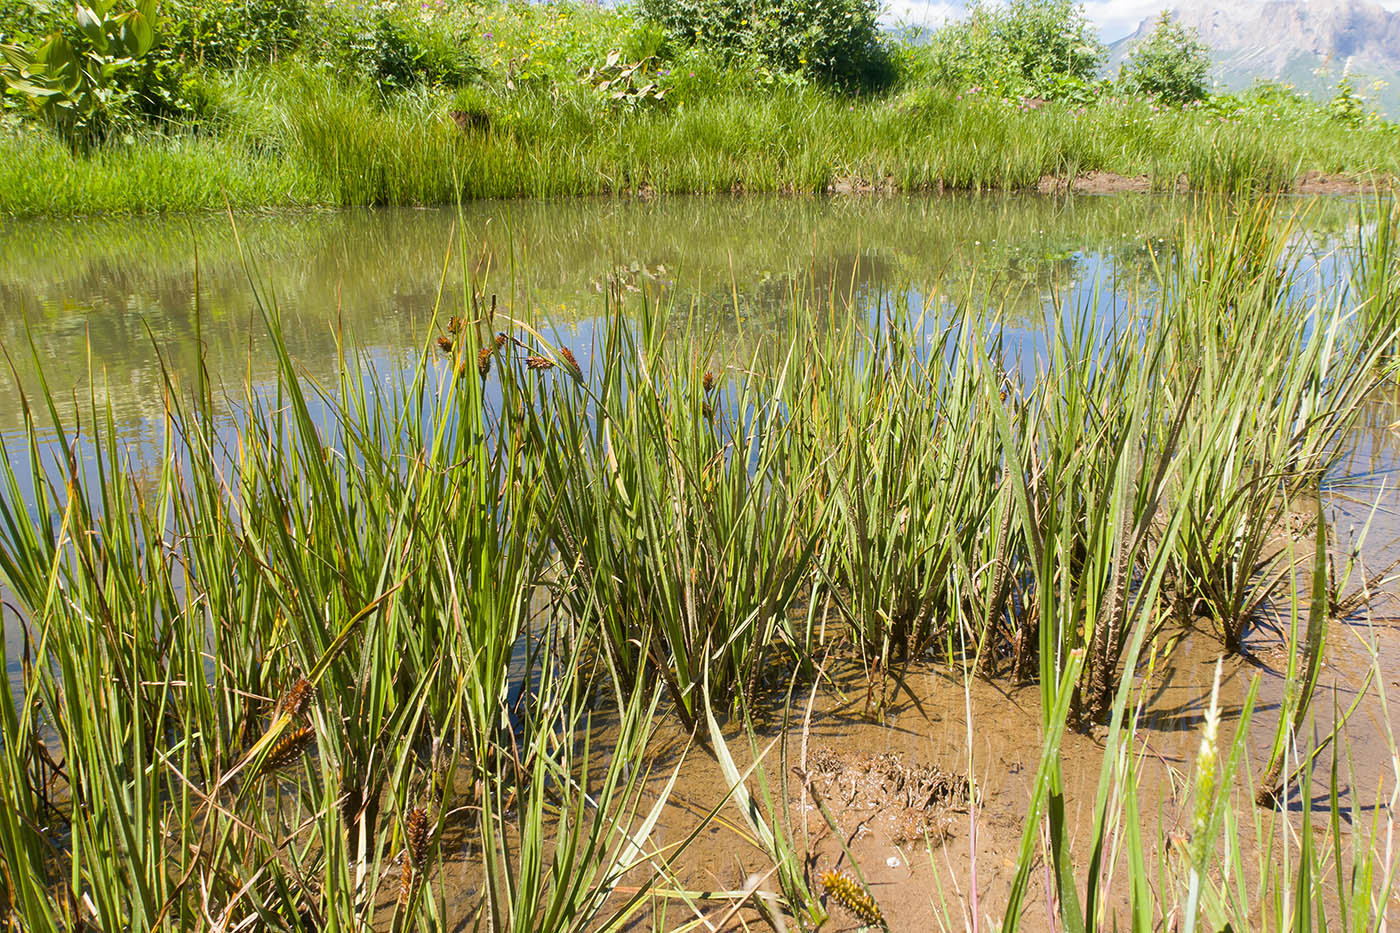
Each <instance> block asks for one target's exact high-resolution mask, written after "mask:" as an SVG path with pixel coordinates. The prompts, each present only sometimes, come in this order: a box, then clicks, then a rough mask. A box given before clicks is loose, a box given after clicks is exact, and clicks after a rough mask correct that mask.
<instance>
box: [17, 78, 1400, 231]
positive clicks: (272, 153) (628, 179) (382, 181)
mask: <svg viewBox="0 0 1400 933" xmlns="http://www.w3.org/2000/svg"><path fill="white" fill-rule="evenodd" d="M208 85H209V91H210V97H211V105H210V106H211V111H210V114H209V115H208V116H207V118H206V119H205V121H204V125H203V127H202V130H201V132H199V133H189V132H186V131H183V130H176V131H173V133H172V135H170V136H168V137H166V136H160V135H150V136H142V137H139V138H137V139H135V140H134V141H132V142H130V143H120V144H116V145H114V146H112V147H110V148H108V149H104V150H102V151H100V152H98V153H96V154H94V155H91V156H84V157H75V156H73V155H71V154H69V153H68V152H67V151H66V150H65V149H64V147H63V146H62V145H60V144H59V143H57V142H56V141H55V140H52V139H49V138H47V137H46V136H44V135H43V134H42V133H39V132H37V131H34V130H31V129H23V130H18V131H12V132H9V133H5V134H0V152H3V153H4V154H5V158H4V159H3V160H0V213H4V214H9V215H19V216H24V215H34V214H60V213H86V212H95V211H151V210H153V211H176V210H199V209H211V208H220V207H223V206H224V205H225V203H230V204H233V205H234V206H236V207H275V206H287V205H301V204H308V203H309V204H326V205H350V204H368V205H384V204H427V203H440V204H446V203H454V202H455V201H457V200H458V199H472V198H500V197H522V196H526V197H558V196H572V195H596V194H636V193H680V192H697V193H698V192H734V191H743V192H750V193H752V192H773V191H781V192H794V191H799V192H822V191H826V190H827V189H828V188H831V187H838V188H839V187H845V186H848V185H851V186H855V187H857V188H860V187H864V186H871V187H878V188H883V189H890V188H897V189H900V190H905V191H927V190H944V189H955V190H986V189H994V188H995V189H1010V190H1016V189H1025V188H1030V187H1034V186H1035V185H1036V184H1037V183H1038V182H1039V181H1040V180H1041V179H1042V178H1044V177H1046V176H1051V177H1056V178H1065V177H1072V176H1074V175H1077V174H1078V173H1081V172H1091V171H1103V172H1114V173H1118V174H1120V175H1125V176H1138V175H1143V176H1147V178H1148V181H1149V183H1150V184H1151V186H1152V187H1154V188H1156V189H1174V188H1175V187H1176V186H1177V184H1178V180H1179V178H1180V177H1181V176H1182V175H1183V174H1184V175H1185V176H1186V178H1187V180H1188V182H1189V184H1190V185H1191V186H1192V187H1193V188H1195V189H1197V190H1201V191H1213V192H1230V193H1244V192H1255V191H1287V190H1289V189H1291V188H1293V187H1294V186H1295V185H1296V183H1297V182H1298V181H1299V180H1300V179H1301V177H1302V176H1303V175H1304V174H1306V173H1308V172H1324V173H1342V174H1346V175H1349V176H1353V177H1356V178H1362V179H1381V180H1384V179H1386V178H1392V177H1394V176H1395V175H1396V174H1397V172H1400V162H1397V160H1396V157H1395V152H1396V151H1397V150H1396V145H1395V142H1396V131H1395V127H1394V126H1393V125H1391V124H1377V125H1375V126H1366V127H1362V128H1355V129H1352V128H1346V127H1342V126H1340V125H1338V124H1335V123H1331V122H1329V121H1328V120H1327V119H1326V118H1325V116H1322V115H1318V114H1311V115H1304V116H1298V115H1296V114H1295V115H1293V116H1291V117H1290V119H1289V120H1288V121H1281V120H1279V119H1276V118H1275V117H1276V115H1271V114H1269V113H1267V112H1264V111H1260V112H1257V113H1255V112H1252V111H1251V112H1245V113H1242V114H1235V115H1229V116H1226V117H1221V116H1216V115H1212V114H1208V113H1206V112H1203V111H1196V110H1185V111H1178V110H1171V109H1166V110H1162V109H1159V108H1156V107H1154V106H1152V105H1150V104H1149V103H1148V102H1145V101H1135V100H1105V101H1101V102H1099V103H1096V104H1094V105H1092V106H1088V107H1075V106H1071V105H1068V104H1056V103H1051V104H1046V105H1044V106H1043V107H1039V108H1038V109H1029V110H1027V109H1024V108H1021V107H1019V106H1018V105H1017V103H1016V102H1012V101H1002V100H999V99H986V98H985V97H984V96H982V95H977V94H969V95H955V94H953V93H952V92H947V91H944V90H941V89H930V88H909V89H906V90H903V91H899V92H892V93H889V94H886V95H881V96H876V97H862V98H849V97H846V96H843V95H839V94H833V93H830V92H826V91H822V90H817V89H812V88H788V87H780V88H763V87H759V86H757V85H755V84H753V83H752V82H751V81H749V82H745V81H731V82H726V83H721V84H718V85H716V86H715V87H714V88H713V89H711V90H710V91H709V92H706V93H699V94H695V95H692V96H691V98H690V99H688V100H681V99H679V98H678V99H677V101H676V102H675V103H672V104H667V105H664V106H658V107H648V106H643V107H637V108H619V107H617V106H615V105H612V104H610V103H609V102H608V101H607V100H606V99H604V98H603V97H602V96H600V95H597V94H595V93H594V92H593V91H592V89H591V88H588V87H586V86H582V85H575V84H571V83H569V82H559V83H557V84H549V85H545V84H542V83H538V82H537V83H531V84H527V85H522V86H521V87H519V88H518V89H509V90H508V89H505V88H496V89H494V90H490V91H484V92H482V93H480V94H478V95H476V96H474V97H473V103H472V104H471V106H472V107H473V108H474V109H473V112H477V111H480V113H479V118H480V120H479V125H477V126H474V127H472V128H469V129H468V130H465V131H464V130H462V129H460V128H459V127H458V125H457V124H456V123H455V122H454V121H453V119H452V118H451V117H450V115H449V114H450V113H451V112H452V111H453V110H454V108H455V107H457V106H458V103H457V102H456V101H455V100H454V98H453V97H452V96H451V95H450V94H448V93H447V92H443V91H433V90H427V89H418V90H413V91H408V92H404V93H401V94H399V95H397V96H394V97H384V96H382V95H381V94H380V93H379V92H377V91H376V90H374V89H373V88H371V87H369V86H367V85H362V84H356V83H354V82H353V81H350V82H347V81H345V80H341V79H340V78H338V77H337V76H335V75H332V74H328V73H326V72H325V71H324V70H314V69H310V68H306V67H304V66H300V65H296V64H292V65H284V66H278V67H274V68H269V69H264V70H256V71H248V72H240V73H236V74H233V75H228V76H219V77H213V78H210V79H209V81H208Z"/></svg>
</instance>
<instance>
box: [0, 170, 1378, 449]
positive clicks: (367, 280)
mask: <svg viewBox="0 0 1400 933" xmlns="http://www.w3.org/2000/svg"><path fill="white" fill-rule="evenodd" d="M1208 209H1209V208H1206V207H1203V206H1201V205H1197V204H1195V203H1193V202H1191V201H1188V200H1183V199H1176V198H1170V197H1165V196H1164V197H1155V196H1131V197H1122V196H1120V197H1079V198H1075V199H1072V200H1066V199H1055V198H1049V197H1036V196H999V197H990V196H986V197H974V196H958V197H937V198H932V197H920V198H839V199H792V198H742V199H736V198H726V199H715V198H666V199H658V200H655V201H651V202H638V201H623V200H571V201H563V202H479V203H474V204H471V205H467V206H465V207H463V208H462V209H461V210H460V211H458V210H457V209H452V208H446V209H444V208H436V209H427V210H416V209H393V210H367V209H364V210H351V211H339V212H333V213H302V214H274V215H265V216H257V215H252V216H250V215H243V216H238V217H235V218H230V217H227V216H222V215H208V216H201V217H194V218H189V217H180V218H148V217H142V218H114V219H101V218H98V219H79V220H71V221H69V220H65V221H33V222H21V223H14V222H11V223H8V224H7V223H6V222H4V221H0V343H3V347H4V350H5V352H6V354H7V355H8V357H9V358H10V361H11V362H10V365H6V366H5V367H3V371H0V435H5V436H9V437H10V438H11V439H13V436H14V432H15V431H16V430H17V429H19V428H20V426H21V421H20V404H19V395H18V393H19V386H18V385H17V384H16V378H15V376H16V374H17V375H18V380H19V382H20V383H21V384H23V385H25V386H28V387H30V389H31V391H32V386H33V380H34V376H35V371H36V367H35V366H34V360H35V359H37V360H38V362H39V364H40V366H41V367H42V370H43V372H44V374H45V376H46V377H47V378H48V380H49V382H50V386H51V388H52V389H54V390H55V391H56V392H57V393H58V394H60V395H68V394H70V393H72V392H73V391H74V390H77V391H79V393H80V394H81V396H82V397H83V399H84V400H86V397H87V393H88V391H89V389H91V390H92V392H93V393H94V394H95V395H96V398H97V401H98V402H99V403H103V402H108V401H110V403H111V404H112V407H113V409H114V413H115V416H116V418H117V420H118V423H119V425H120V426H122V428H123V429H124V430H127V431H130V432H132V433H133V434H140V433H142V432H143V431H147V430H149V429H150V426H151V425H152V424H153V423H155V422H156V421H158V418H159V414H160V412H161V407H162V406H161V391H162V384H163V380H162V365H164V366H165V367H168V369H169V370H170V371H171V372H173V373H174V374H175V375H176V376H177V377H179V376H182V375H188V374H189V373H190V372H191V368H192V366H193V361H194V359H195V346H196V342H195V333H196V327H197V312H196V309H198V321H199V322H200V323H201V324H202V328H203V335H204V341H205V344H206V346H207V350H208V365H209V367H210V369H211V372H212V375H213V376H214V378H215V379H216V380H222V381H224V382H226V383H229V384H231V385H233V386H237V385H238V384H240V383H241V382H242V380H243V379H244V378H245V376H246V374H247V373H248V370H249V368H250V366H251V368H252V370H253V371H254V373H255V374H256V373H257V372H258V371H259V370H260V369H264V368H265V365H266V347H265V340H264V324H263V321H262V318H261V316H260V314H259V312H258V303H257V299H256V298H255V292H256V293H260V294H261V295H262V296H263V300H264V303H265V304H267V305H272V304H275V305H276V307H277V308H278V309H279V311H280V313H281V315H282V317H283V321H284V326H285V330H286V333H287V339H288V342H289V345H290V348H291V350H292V353H293V355H294V356H296V357H297V358H298V359H299V361H301V362H302V363H303V364H304V365H305V366H306V367H307V368H308V371H309V372H310V373H311V374H313V375H316V376H325V375H329V374H330V373H332V372H333V371H334V369H335V367H336V366H337V365H338V364H339V356H338V355H337V351H336V341H337V331H339V332H340V333H341V334H342V335H343V338H344V340H345V342H346V343H347V344H350V345H354V346H358V347H362V348H365V349H367V350H369V351H371V352H373V353H376V354H391V355H392V354H396V353H403V352H411V351H412V349H413V348H416V347H420V346H422V345H423V344H424V342H425V341H426V340H428V339H429V338H430V336H431V332H432V329H433V328H432V318H433V314H434V310H435V309H436V310H437V315H438V326H439V327H441V326H443V324H444V323H445V322H446V320H447V318H448V316H449V315H452V314H457V313H460V312H461V310H462V306H463V303H464V296H465V295H467V294H469V293H470V292H471V291H476V292H479V293H480V294H482V295H483V296H484V297H486V299H487V300H488V301H489V296H491V295H495V296H497V299H498V302H499V310H500V311H501V312H502V313H505V314H508V315H510V316H512V317H517V318H527V319H530V320H541V319H543V320H546V321H548V322H550V324H551V325H552V326H556V327H560V328H565V329H568V328H571V327H573V326H575V325H576V324H578V323H579V322H583V321H586V320H587V319H588V318H590V317H593V316H596V315H598V314H600V313H601V312H602V310H603V308H604V303H605V297H604V296H605V293H606V292H608V290H609V287H610V286H615V287H617V288H620V289H622V291H623V292H624V293H640V292H645V293H646V294H647V295H648V296H649V297H650V298H651V299H652V300H658V301H664V302H668V303H670V304H671V306H672V307H673V308H675V309H677V310H678V311H679V312H683V313H684V314H685V315H687V316H690V315H693V317H694V319H695V320H696V321H697V322H700V323H703V324H704V325H705V326H708V327H713V328H716V329H718V330H719V331H720V332H721V333H722V334H725V335H727V336H728V337H729V338H731V339H734V340H739V341H742V342H743V343H749V342H751V341H752V340H753V339H755V338H756V337H757V336H758V335H761V334H762V333H763V332H764V331H765V330H768V329H771V328H775V327H780V326H781V325H782V322H783V321H784V320H785V319H786V316H787V315H788V313H789V311H790V310H791V307H792V295H793V292H794V290H795V289H796V290H799V291H801V292H803V293H804V294H805V295H806V296H807V297H808V299H809V300H811V301H812V302H814V303H816V304H817V305H818V306H823V307H826V306H829V305H830V304H831V303H833V302H835V304H836V305H837V306H838V308H839V310H840V311H841V313H856V314H858V313H860V311H861V310H863V309H868V308H870V307H873V306H875V305H876V304H877V303H878V302H879V301H880V300H881V299H882V298H886V297H890V296H891V295H895V296H897V297H899V298H907V299H908V301H909V303H910V304H911V305H913V306H914V307H916V308H920V307H925V306H930V305H938V304H944V303H948V302H958V301H974V302H988V301H993V300H994V301H995V303H996V304H998V305H1000V306H1001V307H1002V308H1003V310H1004V312H1005V314H1006V315H1007V316H1008V317H1009V318H1010V319H1012V320H1014V319H1015V318H1016V317H1018V316H1021V317H1025V318H1027V319H1031V318H1035V317H1038V316H1039V315H1040V314H1041V313H1042V309H1043V308H1044V307H1046V306H1048V304H1049V303H1050V302H1051V301H1052V299H1053V298H1055V297H1058V298H1059V299H1060V300H1061V301H1063V302H1064V303H1065V304H1066V305H1069V306H1079V305H1080V303H1081V302H1083V301H1084V300H1086V295H1088V294H1089V293H1091V292H1092V293H1094V294H1095V295H1096V298H1095V299H1093V300H1096V301H1097V302H1099V303H1102V304H1104V305H1105V306H1110V305H1112V304H1114V303H1115V302H1116V301H1120V300H1121V299H1123V298H1124V297H1125V294H1124V293H1125V292H1127V291H1130V290H1132V289H1134V288H1137V287H1139V285H1140V283H1141V281H1142V280H1143V279H1145V278H1146V274H1147V273H1148V272H1150V269H1151V266H1152V263H1153V262H1154V261H1157V260H1160V259H1162V258H1163V251H1164V250H1165V249H1167V248H1168V244H1169V243H1171V242H1172V240H1173V238H1174V235H1175V234H1176V233H1178V232H1179V231H1178V228H1179V227H1180V226H1181V225H1183V224H1186V223H1190V222H1191V220H1192V218H1193V217H1194V216H1196V215H1198V214H1199V213H1200V212H1203V211H1205V210H1208ZM1354 214H1355V207H1354V205H1349V204H1346V203H1344V202H1331V203H1327V204H1322V205H1319V206H1316V207H1315V208H1314V210H1313V211H1312V212H1311V216H1310V219H1309V228H1310V229H1313V230H1318V231H1324V232H1326V231H1340V230H1343V229H1345V228H1346V227H1347V225H1348V224H1349V223H1351V222H1352V221H1353V219H1354ZM990 296H995V298H994V299H993V298H992V297H990ZM848 302H850V303H853V304H854V305H855V307H854V308H848V306H847V305H848ZM31 343H32V348H33V349H32V351H31V349H30V345H31ZM11 366H13V367H14V369H13V371H12V370H11Z"/></svg>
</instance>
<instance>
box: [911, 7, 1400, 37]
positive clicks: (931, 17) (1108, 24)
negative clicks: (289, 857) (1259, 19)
mask: <svg viewBox="0 0 1400 933" xmlns="http://www.w3.org/2000/svg"><path fill="white" fill-rule="evenodd" d="M1188 2H1190V0H1188ZM1219 2H1220V5H1222V6H1227V5H1228V6H1236V5H1241V4H1242V5H1253V4H1255V3H1259V2H1262V0H1219ZM1373 2H1374V0H1373ZM1178 5H1181V4H1180V0H1091V2H1087V3H1085V4H1084V10H1085V12H1086V13H1088V14H1089V18H1090V19H1091V20H1093V21H1094V23H1095V24H1097V25H1098V27H1099V34H1100V35H1101V36H1102V38H1103V39H1104V41H1105V42H1112V41H1113V40H1114V39H1121V38H1123V36H1126V35H1127V34H1128V33H1130V32H1132V31H1133V30H1134V29H1136V28H1137V25H1138V23H1140V22H1142V21H1143V20H1144V19H1146V18H1147V17H1149V16H1152V15H1154V14H1156V13H1157V12H1159V11H1160V10H1161V9H1162V8H1163V7H1170V6H1178ZM1380 5H1381V6H1383V7H1385V8H1386V9H1388V10H1400V0H1380ZM886 7H887V8H888V10H889V14H888V16H889V18H892V19H894V20H896V21H898V20H904V21H907V22H914V23H926V24H929V25H937V24H939V23H941V22H943V21H944V20H946V19H950V18H952V19H956V18H958V17H960V16H962V15H963V12H964V11H965V9H966V5H965V4H964V3H961V2H951V3H950V2H946V0H886Z"/></svg>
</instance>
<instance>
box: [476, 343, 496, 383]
mask: <svg viewBox="0 0 1400 933" xmlns="http://www.w3.org/2000/svg"><path fill="white" fill-rule="evenodd" d="M494 352H495V347H482V348H481V350H480V352H478V353H477V355H476V371H477V372H479V373H481V378H482V379H485V378H486V377H487V376H489V375H491V354H492V353H494Z"/></svg>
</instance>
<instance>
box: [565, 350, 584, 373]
mask: <svg viewBox="0 0 1400 933" xmlns="http://www.w3.org/2000/svg"><path fill="white" fill-rule="evenodd" d="M559 355H560V356H561V357H563V358H564V365H566V366H568V367H569V369H570V370H572V371H573V373H574V375H581V374H582V373H583V369H582V368H580V367H579V365H578V360H576V359H574V353H573V351H572V350H570V349H569V348H568V347H560V348H559Z"/></svg>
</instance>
